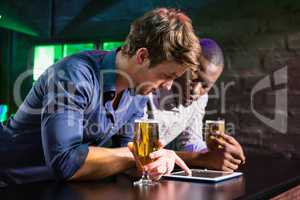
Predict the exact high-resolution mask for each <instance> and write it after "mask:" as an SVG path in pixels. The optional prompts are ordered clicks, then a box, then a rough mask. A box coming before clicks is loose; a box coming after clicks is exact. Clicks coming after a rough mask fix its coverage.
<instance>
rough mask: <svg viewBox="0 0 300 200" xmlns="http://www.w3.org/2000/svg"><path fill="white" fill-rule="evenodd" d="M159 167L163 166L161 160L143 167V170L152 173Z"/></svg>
mask: <svg viewBox="0 0 300 200" xmlns="http://www.w3.org/2000/svg"><path fill="white" fill-rule="evenodd" d="M161 165H165V163H164V161H163V159H157V160H155V161H153V162H151V163H149V164H147V165H145V166H144V169H145V170H146V171H152V170H153V169H155V168H158V167H159V166H161Z"/></svg>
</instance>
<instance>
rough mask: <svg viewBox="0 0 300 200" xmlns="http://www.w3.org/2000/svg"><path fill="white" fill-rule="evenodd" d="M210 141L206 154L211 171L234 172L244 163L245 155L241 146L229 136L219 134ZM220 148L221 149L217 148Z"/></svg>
mask: <svg viewBox="0 0 300 200" xmlns="http://www.w3.org/2000/svg"><path fill="white" fill-rule="evenodd" d="M220 136H221V137H220V138H219V137H214V138H213V139H212V145H211V146H210V151H209V152H208V153H207V155H206V156H207V159H208V160H207V161H208V163H207V165H208V167H210V168H213V169H219V170H224V171H234V170H236V169H238V166H239V165H240V164H244V163H245V160H246V158H245V155H244V152H243V149H242V147H241V145H240V144H239V143H238V142H237V141H236V140H235V139H234V138H233V137H231V136H229V135H226V134H220ZM220 146H221V148H219V147H220Z"/></svg>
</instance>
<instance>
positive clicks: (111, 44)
mask: <svg viewBox="0 0 300 200" xmlns="http://www.w3.org/2000/svg"><path fill="white" fill-rule="evenodd" d="M123 44H124V42H104V43H103V48H102V49H103V50H105V51H110V50H113V49H115V48H118V47H120V46H122V45H123Z"/></svg>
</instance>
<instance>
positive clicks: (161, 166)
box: [144, 149, 192, 180]
mask: <svg viewBox="0 0 300 200" xmlns="http://www.w3.org/2000/svg"><path fill="white" fill-rule="evenodd" d="M150 158H151V159H153V160H155V161H153V162H151V163H149V164H147V165H145V166H144V170H146V171H147V172H148V174H149V176H150V178H151V179H152V180H159V179H160V178H161V177H162V176H163V175H165V174H170V173H171V172H172V171H173V169H174V166H175V163H176V164H177V165H178V166H179V167H180V168H181V169H182V170H183V171H185V172H186V173H187V175H188V176H191V175H192V172H191V170H190V169H189V168H188V166H187V165H186V164H185V163H184V161H183V160H182V159H181V158H180V157H179V156H178V155H177V154H176V153H175V152H174V151H172V150H167V149H160V150H158V151H155V152H152V153H151V154H150Z"/></svg>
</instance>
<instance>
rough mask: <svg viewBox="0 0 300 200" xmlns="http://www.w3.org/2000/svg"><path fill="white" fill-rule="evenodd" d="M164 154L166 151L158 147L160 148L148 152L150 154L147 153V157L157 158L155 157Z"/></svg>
mask: <svg viewBox="0 0 300 200" xmlns="http://www.w3.org/2000/svg"><path fill="white" fill-rule="evenodd" d="M165 154H166V151H165V150H164V149H160V150H158V151H154V152H152V153H150V154H149V157H150V158H151V159H157V158H159V157H162V156H164V155H165Z"/></svg>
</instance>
